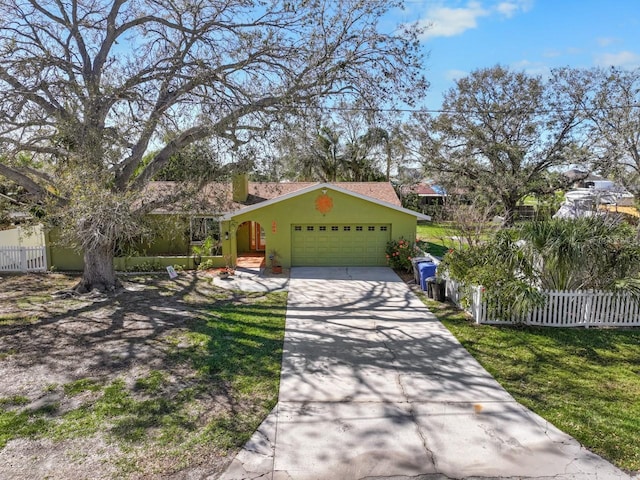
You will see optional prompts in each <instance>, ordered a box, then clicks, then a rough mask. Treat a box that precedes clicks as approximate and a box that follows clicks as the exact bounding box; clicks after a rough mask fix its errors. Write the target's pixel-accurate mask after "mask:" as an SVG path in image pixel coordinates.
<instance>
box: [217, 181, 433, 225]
mask: <svg viewBox="0 0 640 480" xmlns="http://www.w3.org/2000/svg"><path fill="white" fill-rule="evenodd" d="M281 185H285V184H281ZM355 185H357V186H358V187H356V188H354V186H355ZM367 185H369V189H367ZM371 185H377V186H378V187H379V188H373V187H371ZM382 185H388V188H390V189H391V191H392V192H393V196H394V197H395V199H393V200H394V201H393V202H389V201H386V200H383V199H381V198H376V197H373V196H371V195H367V194H363V193H359V192H358V191H356V190H361V191H366V192H370V193H371V192H381V191H384V190H385V189H386V188H382V187H381V186H382ZM349 187H351V188H349ZM325 188H326V189H328V190H333V191H336V192H340V193H344V194H346V195H351V196H352V197H356V198H360V199H362V200H366V201H368V202H372V203H375V204H377V205H381V206H383V207H387V208H391V209H392V210H396V211H399V212H403V213H406V214H409V215H412V216H415V217H417V218H418V219H420V220H431V217H430V216H429V215H423V214H422V213H418V212H415V211H413V210H408V209H406V208H403V207H402V206H401V204H400V200H399V199H398V196H397V195H396V194H395V191H394V190H393V187H392V186H391V184H390V183H381V182H376V183H367V182H363V183H355V182H353V183H315V184H310V185H309V186H307V187H305V188H302V189H299V190H294V191H292V192H290V193H286V194H283V195H280V196H277V197H274V198H271V199H269V200H265V201H264V202H260V203H257V204H253V205H249V206H245V207H244V208H240V209H238V210H236V211H232V212H229V213H227V214H226V215H224V216H223V217H222V218H221V220H231V218H232V217H234V216H236V215H239V214H243V213H248V212H252V211H254V210H258V209H260V208H263V207H266V206H269V205H273V204H274V203H278V202H281V201H283V200H288V199H290V198H295V197H298V196H300V195H304V194H305V193H309V192H313V191H315V190H322V189H325Z"/></svg>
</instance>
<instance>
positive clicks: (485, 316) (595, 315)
mask: <svg viewBox="0 0 640 480" xmlns="http://www.w3.org/2000/svg"><path fill="white" fill-rule="evenodd" d="M483 292H484V289H483V288H482V287H471V288H469V289H467V290H466V291H465V289H464V287H463V286H461V285H460V284H458V283H457V282H455V281H453V280H447V293H448V296H449V297H450V298H451V300H452V301H453V302H454V303H456V304H457V305H458V306H461V307H464V308H465V309H466V310H467V311H468V312H469V313H471V315H473V318H474V320H475V321H476V323H483V324H494V325H496V324H498V325H499V324H514V323H521V324H525V325H538V326H548V327H585V328H589V327H637V326H640V303H639V302H637V301H636V300H635V299H634V298H633V297H632V296H631V295H629V294H624V293H613V292H602V291H594V290H588V291H587V290H575V291H552V290H545V291H543V292H542V293H543V294H544V295H545V296H546V301H545V303H544V305H543V306H542V307H538V308H535V309H533V310H532V311H530V312H528V313H527V314H526V315H522V316H514V315H509V314H508V312H507V309H505V308H501V307H500V305H497V304H490V303H489V302H487V301H486V299H485V298H483V297H484V295H483ZM465 299H466V300H465Z"/></svg>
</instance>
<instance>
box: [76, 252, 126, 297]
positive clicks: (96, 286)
mask: <svg viewBox="0 0 640 480" xmlns="http://www.w3.org/2000/svg"><path fill="white" fill-rule="evenodd" d="M113 255H114V252H113V248H111V246H110V245H100V246H97V247H94V248H90V249H87V250H85V252H84V272H83V273H82V280H80V283H79V284H78V285H76V287H75V290H76V291H77V292H79V293H87V292H90V291H92V290H99V291H101V292H115V291H116V290H118V289H119V288H120V287H121V284H120V281H119V280H118V278H117V277H116V272H115V269H114V268H113Z"/></svg>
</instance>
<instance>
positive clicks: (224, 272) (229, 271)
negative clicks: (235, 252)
mask: <svg viewBox="0 0 640 480" xmlns="http://www.w3.org/2000/svg"><path fill="white" fill-rule="evenodd" d="M224 260H225V263H226V265H225V267H224V268H222V269H220V271H219V272H218V276H219V277H220V278H229V276H230V275H233V274H234V273H236V270H235V268H234V267H233V266H232V265H231V255H228V254H227V255H225V256H224Z"/></svg>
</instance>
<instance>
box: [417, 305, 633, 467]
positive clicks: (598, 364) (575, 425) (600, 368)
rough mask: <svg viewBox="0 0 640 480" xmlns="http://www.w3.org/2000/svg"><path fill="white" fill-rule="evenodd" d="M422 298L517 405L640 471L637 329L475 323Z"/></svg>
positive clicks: (451, 309)
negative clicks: (512, 397)
mask: <svg viewBox="0 0 640 480" xmlns="http://www.w3.org/2000/svg"><path fill="white" fill-rule="evenodd" d="M425 303H427V305H428V307H429V308H430V309H431V311H432V312H433V313H434V314H435V315H436V316H438V318H439V319H440V320H441V321H442V322H443V323H444V324H445V326H446V327H447V328H448V329H449V330H450V331H451V332H452V333H453V334H454V335H455V336H456V337H457V338H458V340H459V341H460V342H461V343H462V344H463V345H464V347H465V348H466V349H467V350H468V351H469V353H471V354H472V355H473V356H474V357H475V358H476V359H477V360H478V361H479V362H480V363H481V364H482V365H483V366H484V367H485V368H486V369H487V370H488V371H489V372H490V373H491V374H492V375H493V376H494V377H495V378H496V380H498V382H500V383H501V384H502V385H503V386H504V387H505V388H506V389H507V390H508V391H509V393H511V394H512V395H513V396H514V397H515V398H516V400H518V402H520V403H522V404H523V405H525V406H527V407H528V408H530V409H531V410H533V411H534V412H536V413H537V414H538V415H540V416H542V417H544V418H545V419H547V420H548V421H549V422H551V423H553V424H554V425H555V426H556V427H558V428H559V429H561V430H563V431H564V432H566V433H568V434H569V435H571V436H573V437H574V438H576V439H577V440H578V441H579V442H580V443H582V444H583V445H585V446H586V447H587V448H589V449H590V450H592V451H593V452H595V453H597V454H599V455H601V456H602V457H604V458H606V459H608V460H609V461H611V462H613V463H614V464H616V465H617V466H618V467H620V468H622V469H624V470H628V471H632V472H638V471H640V442H639V441H638V439H640V400H639V399H640V329H632V330H613V329H607V330H604V329H603V330H598V329H565V328H534V327H505V326H499V327H497V326H489V325H476V324H474V323H473V322H472V321H470V320H468V318H467V317H466V316H465V315H464V314H463V313H461V312H460V311H458V310H457V309H456V308H455V307H453V306H452V305H450V304H441V303H438V302H433V301H431V300H425Z"/></svg>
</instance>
